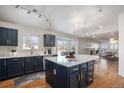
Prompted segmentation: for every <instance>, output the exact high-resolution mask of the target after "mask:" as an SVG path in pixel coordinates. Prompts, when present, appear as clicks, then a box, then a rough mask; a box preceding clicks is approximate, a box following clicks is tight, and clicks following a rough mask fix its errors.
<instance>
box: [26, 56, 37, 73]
mask: <svg viewBox="0 0 124 93" xmlns="http://www.w3.org/2000/svg"><path fill="white" fill-rule="evenodd" d="M24 64H25V73H31V72H34V71H35V70H34V58H33V57H27V58H25V62H24Z"/></svg>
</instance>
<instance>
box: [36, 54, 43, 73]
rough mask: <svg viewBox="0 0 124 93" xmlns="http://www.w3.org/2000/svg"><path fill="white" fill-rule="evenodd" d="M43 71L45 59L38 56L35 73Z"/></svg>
mask: <svg viewBox="0 0 124 93" xmlns="http://www.w3.org/2000/svg"><path fill="white" fill-rule="evenodd" d="M42 70H43V57H42V56H38V57H35V71H42Z"/></svg>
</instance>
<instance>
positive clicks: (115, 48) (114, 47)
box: [110, 44, 118, 50]
mask: <svg viewBox="0 0 124 93" xmlns="http://www.w3.org/2000/svg"><path fill="white" fill-rule="evenodd" d="M110 49H112V50H118V44H110Z"/></svg>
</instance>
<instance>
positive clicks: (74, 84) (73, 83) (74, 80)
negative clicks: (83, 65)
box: [70, 72, 80, 88]
mask: <svg viewBox="0 0 124 93" xmlns="http://www.w3.org/2000/svg"><path fill="white" fill-rule="evenodd" d="M79 83H80V76H79V72H75V73H73V74H71V75H70V88H79Z"/></svg>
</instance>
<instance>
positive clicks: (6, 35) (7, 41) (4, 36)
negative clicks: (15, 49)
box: [0, 27, 18, 46]
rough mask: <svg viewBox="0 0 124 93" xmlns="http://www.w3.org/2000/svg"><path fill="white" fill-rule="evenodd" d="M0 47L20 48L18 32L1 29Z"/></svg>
mask: <svg viewBox="0 0 124 93" xmlns="http://www.w3.org/2000/svg"><path fill="white" fill-rule="evenodd" d="M0 46H18V31H17V30H16V29H10V28H4V27H0Z"/></svg>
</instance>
